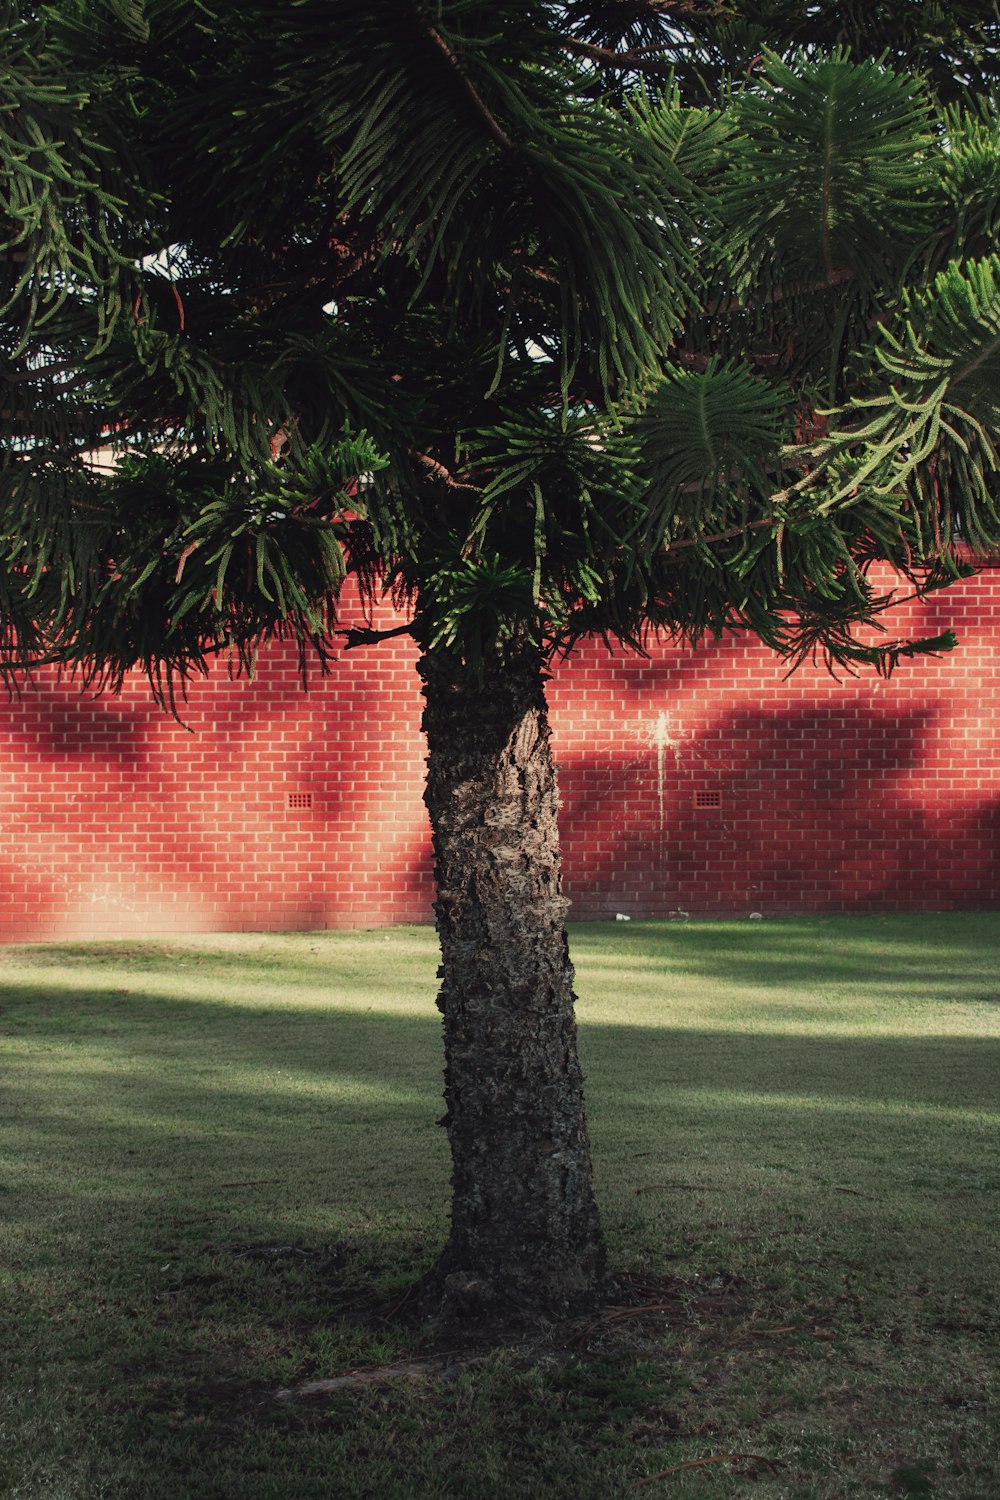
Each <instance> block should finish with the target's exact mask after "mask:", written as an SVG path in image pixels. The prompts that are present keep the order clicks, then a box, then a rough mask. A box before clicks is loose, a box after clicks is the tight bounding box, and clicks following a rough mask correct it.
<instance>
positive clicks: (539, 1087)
mask: <svg viewBox="0 0 1000 1500" xmlns="http://www.w3.org/2000/svg"><path fill="white" fill-rule="evenodd" d="M420 675H421V677H422V679H423V683H424V698H425V704H426V707H425V711H424V721H423V722H424V729H425V731H426V734H427V742H428V747H429V756H428V762H427V764H428V773H427V790H426V793H425V800H426V802H427V806H428V809H429V810H430V815H431V824H432V827H433V832H434V853H435V859H436V876H437V892H438V896H437V902H436V906H435V910H436V913H437V926H438V934H439V937H440V940H441V955H442V967H441V969H440V970H439V975H440V977H441V979H442V980H443V983H442V986H441V991H440V994H439V996H438V1006H439V1008H440V1010H441V1012H442V1015H443V1016H444V1038H445V1102H446V1106H447V1113H446V1115H445V1118H444V1121H443V1122H442V1123H444V1124H445V1125H446V1126H447V1129H448V1137H449V1141H450V1143H451V1153H452V1188H453V1200H452V1222H451V1235H450V1238H449V1240H448V1244H447V1246H446V1248H445V1250H444V1253H443V1255H442V1257H441V1259H440V1261H439V1262H438V1265H437V1267H436V1268H435V1270H434V1272H433V1273H432V1274H431V1276H430V1278H429V1279H428V1282H427V1284H426V1287H425V1303H426V1305H427V1306H428V1307H429V1308H430V1309H431V1310H432V1311H433V1313H434V1315H435V1316H436V1317H437V1318H438V1320H439V1321H441V1322H445V1323H459V1322H461V1323H466V1324H468V1323H470V1322H472V1323H479V1324H484V1323H503V1322H524V1321H530V1320H533V1319H537V1318H542V1319H547V1318H553V1317H559V1316H562V1315H565V1314H566V1313H568V1312H570V1311H572V1310H573V1309H574V1308H578V1307H581V1306H583V1305H585V1304H586V1303H587V1302H588V1301H590V1300H592V1299H593V1297H594V1294H595V1293H596V1291H597V1290H598V1288H599V1287H600V1285H601V1282H602V1279H603V1275H604V1265H605V1257H604V1242H603V1238H602V1234H601V1227H600V1221H599V1219H598V1214H597V1208H596V1205H595V1202H594V1196H593V1187H592V1169H591V1161H590V1146H589V1142H588V1139H587V1127H586V1119H585V1115H584V1106H583V1074H582V1072H581V1070H580V1064H579V1061H578V1058H577V1051H576V1022H575V1019H574V1015H573V1001H574V996H573V967H572V964H571V963H570V959H569V948H568V944H567V941H566V930H565V915H566V908H567V905H568V903H567V902H566V900H565V899H564V897H563V896H562V893H561V876H560V851H559V834H558V827H557V806H558V799H557V793H556V785H555V768H554V766H553V763H552V757H551V753H550V746H549V729H548V721H547V717H546V709H545V695H544V690H543V673H542V667H541V660H540V657H539V654H538V652H537V651H536V650H534V649H533V648H527V647H525V646H523V645H514V646H508V647H507V648H506V649H505V651H504V654H503V657H502V659H500V658H497V659H495V660H491V661H490V662H488V663H487V665H486V668H485V671H484V676H483V678H482V680H481V681H480V680H477V678H476V676H475V675H474V674H473V673H471V672H470V671H468V669H466V668H465V667H463V666H462V664H461V662H460V661H459V660H458V659H457V657H455V656H453V655H451V654H449V653H443V652H435V653H425V654H424V656H423V657H422V659H421V664H420Z"/></svg>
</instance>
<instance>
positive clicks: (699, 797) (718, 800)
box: [694, 792, 722, 808]
mask: <svg viewBox="0 0 1000 1500" xmlns="http://www.w3.org/2000/svg"><path fill="white" fill-rule="evenodd" d="M694 805H695V807H706V808H707V807H721V806H722V793H721V792H695V794H694Z"/></svg>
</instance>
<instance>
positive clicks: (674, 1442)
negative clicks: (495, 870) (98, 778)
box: [0, 914, 1000, 1500]
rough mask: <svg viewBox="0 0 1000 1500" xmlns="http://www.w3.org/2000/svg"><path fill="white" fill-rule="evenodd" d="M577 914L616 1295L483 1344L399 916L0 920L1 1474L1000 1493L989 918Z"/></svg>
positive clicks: (378, 1487)
mask: <svg viewBox="0 0 1000 1500" xmlns="http://www.w3.org/2000/svg"><path fill="white" fill-rule="evenodd" d="M572 943H573V954H574V958H575V961H576V964H577V969H578V989H579V993H580V1006H579V1016H580V1022H581V1049H582V1052H583V1060H584V1066H585V1068H586V1070H587V1075H588V1089H589V1101H590V1111H591V1133H592V1140H593V1146H594V1156H595V1167H596V1172H597V1180H598V1193H599V1198H600V1201H601V1205H602V1209H603V1212H604V1216H605V1223H606V1228H607V1232H608V1237H609V1241H610V1246H611V1251H612V1256H613V1260H614V1264H615V1267H616V1269H617V1270H618V1271H619V1272H621V1295H620V1297H618V1298H617V1299H616V1306H615V1307H614V1308H610V1309H606V1310H605V1311H604V1313H603V1314H602V1315H600V1316H595V1317H594V1318H592V1319H590V1320H586V1321H583V1322H581V1323H579V1324H574V1325H573V1326H571V1327H566V1328H561V1329H559V1330H557V1331H556V1332H555V1333H551V1334H549V1335H547V1336H545V1337H542V1336H539V1337H538V1338H537V1339H536V1340H535V1341H534V1342H531V1341H528V1342H526V1343H524V1344H523V1345H520V1346H518V1347H515V1348H508V1349H504V1350H498V1351H493V1352H491V1353H485V1354H484V1353H483V1352H482V1351H475V1350H464V1349H459V1348H454V1347H452V1348H450V1349H448V1350H444V1351H443V1350H441V1349H438V1348H436V1347H435V1345H434V1342H433V1340H432V1339H431V1338H430V1336H429V1335H428V1334H427V1333H425V1332H424V1331H422V1330H421V1329H419V1328H415V1327H412V1326H408V1325H407V1324H406V1322H405V1320H403V1321H401V1320H400V1319H399V1318H398V1317H393V1316H391V1312H392V1308H393V1304H394V1303H398V1302H399V1300H400V1298H401V1297H402V1296H403V1295H404V1294H405V1289H406V1287H407V1286H408V1285H409V1283H410V1282H411V1281H412V1279H413V1278H414V1277H415V1276H416V1275H418V1274H419V1273H420V1271H421V1270H423V1269H424V1268H425V1267H426V1266H427V1265H428V1264H429V1263H430V1261H431V1259H432V1258H433V1256H434V1253H435V1251H436V1249H437V1248H438V1247H439V1246H440V1243H441V1241H442V1239H443V1236H444V1233H445V1225H446V1218H447V1201H448V1162H447V1150H446V1141H445V1138H444V1132H443V1131H441V1130H440V1129H438V1128H437V1126H436V1124H435V1121H436V1120H437V1119H438V1117H439V1115H440V1113H441V1101H440V1074H441V1055H440V1037H439V1026H438V1019H437V1013H436V1011H435V1008H434V991H435V980H434V972H435V967H436V964H437V953H436V947H435V942H434V937H433V933H432V932H430V931H429V930H424V929H412V928H410V929H397V930H394V931H390V932H366V933H321V934H295V935H282V936H274V935H246V934H244V935H239V936H224V937H199V938H191V939H189V940H183V941H177V942H169V943H167V942H152V941H151V942H144V943H134V942H133V943H103V944H76V945H60V946H35V947H7V948H2V949H0V1037H2V1055H3V1064H2V1074H3V1076H2V1081H0V1115H2V1131H0V1151H2V1155H0V1241H2V1253H0V1305H2V1315H3V1323H2V1329H3V1336H2V1345H0V1365H2V1366H3V1367H4V1369H3V1380H2V1389H0V1495H2V1496H3V1497H4V1500H160V1497H162V1500H375V1497H377V1500H438V1497H440V1500H444V1497H449V1500H466V1497H469V1500H487V1497H489V1500H544V1497H547V1496H559V1497H565V1500H616V1497H624V1496H630V1495H637V1496H650V1497H660V1496H668V1497H670V1500H678V1497H681V1500H690V1497H698V1500H737V1497H748V1500H749V1497H753V1500H847V1497H854V1496H857V1497H868V1496H876V1495H890V1496H893V1495H896V1496H898V1495H918V1496H919V1495H925V1496H940V1497H952V1500H998V1497H1000V1415H998V1412H1000V1401H998V1397H1000V1369H998V1354H1000V1336H998V1332H1000V1316H998V1310H997V1288H998V1284H1000V1254H998V1250H1000V1225H998V1213H997V1210H998V1203H1000V1199H998V1192H1000V1159H998V1154H997V1147H998V1131H997V1127H998V1123H1000V977H998V964H997V949H998V944H1000V914H981V915H961V914H947V915H940V916H919V917H915V916H907V917H888V918H882V917H877V918H876V917H872V918H846V917H845V918H816V919H809V920H789V921H773V922H770V921H769V922H732V923H721V922H686V923H683V924H681V923H678V924H671V925H669V926H667V925H662V924H653V923H639V922H633V923H630V924H627V925H626V924H624V923H622V924H610V925H603V924H602V925H595V926H587V927H580V928H577V929H575V930H574V932H573V934H572ZM324 1382H325V1383H326V1384H325V1385H324V1384H323V1383H324ZM311 1385H312V1386H318V1387H319V1388H318V1389H313V1390H310V1389H309V1387H310V1386H311Z"/></svg>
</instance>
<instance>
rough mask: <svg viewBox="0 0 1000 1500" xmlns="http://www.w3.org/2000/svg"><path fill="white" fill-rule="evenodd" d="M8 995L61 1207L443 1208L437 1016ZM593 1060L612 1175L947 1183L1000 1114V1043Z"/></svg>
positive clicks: (17, 1107)
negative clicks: (289, 1202)
mask: <svg viewBox="0 0 1000 1500" xmlns="http://www.w3.org/2000/svg"><path fill="white" fill-rule="evenodd" d="M4 1001H5V1013H4V1014H3V1015H2V1016H0V1028H2V1030H3V1031H4V1032H6V1034H7V1037H8V1040H9V1041H12V1042H14V1043H15V1044H16V1045H15V1046H14V1047H12V1048H11V1049H9V1059H8V1069H7V1077H8V1087H7V1100H8V1109H9V1111H10V1117H9V1128H8V1130H7V1132H6V1134H7V1138H8V1145H9V1148H10V1149H11V1152H12V1153H14V1152H16V1153H17V1156H18V1158H19V1159H20V1160H21V1161H22V1162H24V1163H27V1164H28V1168H29V1169H30V1177H31V1179H32V1181H34V1182H35V1183H36V1184H40V1185H43V1186H44V1189H45V1192H46V1194H47V1195H48V1196H55V1197H58V1196H59V1195H60V1194H62V1195H68V1197H69V1198H73V1197H75V1196H79V1195H82V1196H83V1197H86V1198H89V1199H92V1200H93V1201H94V1203H95V1204H96V1203H97V1202H98V1201H99V1200H100V1198H101V1195H102V1194H103V1195H105V1197H106V1198H107V1199H109V1200H112V1199H118V1200H120V1201H122V1202H126V1201H127V1202H130V1203H132V1204H133V1206H134V1207H135V1208H136V1209H137V1210H139V1205H140V1204H141V1203H143V1202H146V1203H148V1204H153V1203H156V1204H157V1205H158V1207H159V1208H160V1209H163V1208H164V1207H165V1206H166V1205H167V1203H168V1201H170V1200H174V1201H175V1202H176V1203H187V1202H190V1201H192V1198H194V1197H197V1196H198V1195H199V1194H200V1195H204V1194H206V1193H208V1194H209V1195H214V1197H215V1206H216V1207H217V1208H220V1209H226V1210H227V1211H228V1210H229V1209H233V1210H234V1211H235V1210H236V1209H237V1208H238V1207H239V1205H240V1204H241V1203H245V1200H246V1194H245V1193H242V1192H241V1191H240V1189H242V1188H243V1187H244V1186H246V1185H247V1184H248V1183H249V1184H254V1183H256V1182H258V1181H259V1182H260V1183H261V1185H262V1186H267V1187H268V1188H269V1189H270V1188H272V1187H273V1188H274V1190H275V1193H276V1195H277V1197H278V1198H280V1196H281V1195H282V1193H287V1192H288V1191H291V1193H292V1195H293V1197H294V1198H295V1200H296V1201H300V1200H303V1201H304V1197H305V1196H308V1195H311V1196H312V1198H313V1199H314V1200H315V1201H317V1202H326V1203H328V1204H331V1205H335V1206H336V1207H337V1209H338V1211H343V1212H345V1213H349V1212H352V1211H353V1210H355V1209H358V1210H364V1209H365V1208H366V1207H367V1206H371V1205H372V1204H373V1203H374V1204H377V1205H378V1208H379V1211H380V1212H381V1213H388V1214H390V1215H391V1214H392V1213H394V1212H397V1211H398V1212H401V1213H404V1214H405V1213H411V1212H413V1211H414V1210H415V1209H420V1208H421V1207H422V1203H423V1200H424V1198H425V1197H426V1196H427V1195H430V1196H431V1197H432V1198H434V1200H435V1201H436V1202H437V1203H438V1204H439V1205H440V1204H441V1203H443V1202H444V1199H445V1194H446V1180H447V1160H446V1156H447V1153H446V1144H445V1141H444V1134H443V1132H442V1131H440V1130H438V1129H437V1128H436V1119H437V1116H438V1115H439V1113H440V1109H441V1081H440V1080H441V1066H442V1058H441V1055H440V1027H439V1024H438V1022H437V1021H436V1019H433V1018H430V1017H428V1018H427V1019H420V1018H415V1017H400V1016H392V1015H386V1014H368V1013H356V1012H344V1011H340V1010H334V1011H328V1012H318V1011H317V1010H316V1009H314V1008H310V1009H296V1008H295V1007H294V1006H291V1007H288V1008H286V1009H284V1010H282V1011H281V1012H280V1013H279V1012H276V1011H267V1010H263V1011H262V1010H261V1009H259V1008H257V1007H250V1006H240V1005H235V1004H219V1003H216V1004H211V1003H208V1002H199V1003H197V1004H193V1003H192V1002H191V1001H190V1000H186V999H178V1000H169V999H164V998H162V997H159V996H143V995H141V994H132V995H130V996H128V997H127V998H121V999H118V1000H116V1001H113V1002H112V1001H109V1000H108V999H107V997H105V996H103V995H100V994H98V995H97V996H95V997H94V998H93V999H92V1000H91V1001H90V1003H89V1004H87V1003H84V1001H83V1000H82V999H81V998H80V997H74V996H59V995H58V994H54V993H53V992H52V991H51V990H43V989H37V990H35V989H32V988H31V987H30V986H13V985H9V984H8V985H7V986H6V988H5V991H4ZM581 1048H582V1052H583V1058H584V1064H585V1067H586V1069H587V1073H588V1090H589V1097H590V1105H591V1113H592V1120H593V1127H594V1130H593V1134H594V1145H595V1153H596V1155H597V1157H598V1162H599V1163H600V1158H601V1155H602V1151H604V1150H605V1149H608V1150H610V1151H611V1153H612V1154H614V1153H615V1152H616V1151H617V1150H618V1149H619V1147H620V1146H621V1144H622V1141H623V1140H627V1141H628V1142H629V1143H630V1144H631V1146H632V1147H634V1146H636V1145H637V1144H642V1145H644V1146H645V1147H646V1148H648V1150H649V1151H650V1152H652V1153H654V1154H655V1155H657V1156H670V1155H672V1154H673V1155H676V1154H677V1153H678V1152H681V1153H683V1151H684V1150H686V1149H689V1147H690V1144H691V1142H692V1141H693V1140H695V1139H698V1138H703V1139H704V1140H712V1141H714V1142H715V1143H716V1146H717V1147H718V1148H719V1149H721V1150H723V1151H725V1150H728V1148H729V1146H730V1145H731V1144H732V1142H733V1141H734V1140H736V1141H737V1142H738V1143H739V1153H740V1154H741V1155H742V1157H743V1159H744V1160H745V1161H752V1160H753V1159H754V1158H755V1155H756V1154H758V1153H760V1152H764V1153H765V1154H767V1153H768V1152H770V1153H772V1154H773V1151H774V1150H775V1149H777V1148H778V1147H779V1146H780V1145H781V1143H782V1142H784V1143H785V1144H786V1146H787V1147H788V1149H789V1150H790V1151H791V1152H792V1153H793V1154H794V1153H795V1152H797V1151H799V1150H800V1149H804V1148H805V1147H806V1145H808V1149H813V1147H814V1146H815V1144H816V1142H817V1141H823V1140H825V1141H826V1143H827V1147H828V1149H830V1150H831V1151H832V1150H834V1149H836V1150H838V1151H841V1152H846V1153H848V1154H850V1153H851V1152H855V1153H857V1152H862V1153H864V1154H866V1155H867V1156H869V1157H870V1156H871V1155H872V1153H873V1152H877V1154H878V1156H879V1158H880V1159H882V1160H884V1161H886V1162H887V1163H890V1164H891V1163H892V1162H893V1160H896V1161H897V1162H900V1163H903V1162H905V1163H906V1164H907V1170H911V1168H912V1163H913V1160H914V1159H915V1157H917V1156H921V1155H922V1156H924V1157H926V1158H927V1159H928V1161H931V1160H932V1161H933V1164H934V1166H935V1170H938V1169H940V1168H941V1165H942V1163H945V1162H946V1160H947V1156H948V1153H949V1151H951V1152H953V1153H954V1154H955V1156H956V1167H958V1166H959V1165H960V1163H959V1161H958V1160H957V1157H958V1155H959V1153H960V1152H961V1150H962V1149H963V1148H962V1141H963V1140H970V1139H972V1138H973V1137H974V1138H976V1139H978V1138H979V1137H980V1136H983V1137H984V1139H985V1137H987V1136H989V1135H990V1134H991V1133H992V1132H994V1131H995V1128H996V1123H997V1111H998V1108H1000V1088H998V1083H997V1080H998V1078H1000V1039H998V1040H992V1039H984V1038H978V1037H971V1038H966V1037H941V1036H932V1037H905V1036H903V1037H899V1036H892V1037H884V1036H875V1037H858V1038H849V1037H848V1038H845V1037H841V1036H833V1037H831V1036H824V1035H812V1034H808V1033H802V1032H798V1033H782V1031H781V1030H780V1028H777V1027H776V1028H775V1029H774V1030H773V1031H772V1030H768V1031H761V1030H757V1031H754V1032H752V1033H744V1032H736V1031H732V1030H708V1029H704V1030H698V1029H694V1030H689V1029H678V1028H672V1027H669V1026H665V1027H662V1028H658V1027H649V1026H628V1025H621V1026H615V1025H588V1026H585V1027H584V1028H583V1030H582V1039H581ZM931 1122H932V1123H933V1132H930V1131H929V1128H928V1127H929V1125H930V1124H931ZM932 1136H933V1139H932V1138H931V1137H932ZM890 1170H891V1165H890ZM16 1201H17V1198H16V1195H11V1194H8V1195H7V1198H6V1205H7V1207H8V1208H9V1209H10V1210H12V1211H13V1212H14V1214H15V1216H16ZM139 1211H141V1210H139ZM418 1216H419V1215H418Z"/></svg>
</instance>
